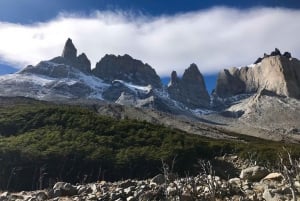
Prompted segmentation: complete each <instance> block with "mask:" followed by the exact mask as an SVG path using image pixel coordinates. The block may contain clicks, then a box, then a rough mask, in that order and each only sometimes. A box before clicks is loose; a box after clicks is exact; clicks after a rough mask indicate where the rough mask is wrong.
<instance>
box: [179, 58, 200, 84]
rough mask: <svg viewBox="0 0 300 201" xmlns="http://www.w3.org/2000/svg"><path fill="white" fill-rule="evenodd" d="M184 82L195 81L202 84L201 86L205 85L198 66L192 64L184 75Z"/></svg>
mask: <svg viewBox="0 0 300 201" xmlns="http://www.w3.org/2000/svg"><path fill="white" fill-rule="evenodd" d="M182 80H186V81H189V82H191V81H195V82H199V84H200V83H201V85H205V84H204V80H203V77H202V74H201V73H200V71H199V69H198V67H197V65H196V64H194V63H193V64H191V65H190V66H189V67H188V68H187V69H186V70H185V71H184V73H183V75H182Z"/></svg>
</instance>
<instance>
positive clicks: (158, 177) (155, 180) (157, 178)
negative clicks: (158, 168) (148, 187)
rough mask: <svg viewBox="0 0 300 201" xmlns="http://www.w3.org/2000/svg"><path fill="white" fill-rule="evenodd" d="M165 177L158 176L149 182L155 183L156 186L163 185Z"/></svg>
mask: <svg viewBox="0 0 300 201" xmlns="http://www.w3.org/2000/svg"><path fill="white" fill-rule="evenodd" d="M165 181H166V180H165V176H164V175H163V174H158V175H156V176H155V177H153V178H152V179H151V182H152V183H155V184H157V185H161V184H164V183H165Z"/></svg>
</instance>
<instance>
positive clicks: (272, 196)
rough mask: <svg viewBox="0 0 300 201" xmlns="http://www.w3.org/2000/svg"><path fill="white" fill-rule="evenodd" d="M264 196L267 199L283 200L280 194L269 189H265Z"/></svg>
mask: <svg viewBox="0 0 300 201" xmlns="http://www.w3.org/2000/svg"><path fill="white" fill-rule="evenodd" d="M263 198H264V199H265V201H278V200H281V199H280V197H279V195H278V194H276V193H272V192H271V191H270V190H269V189H265V191H264V193H263Z"/></svg>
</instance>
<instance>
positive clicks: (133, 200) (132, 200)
mask: <svg viewBox="0 0 300 201" xmlns="http://www.w3.org/2000/svg"><path fill="white" fill-rule="evenodd" d="M126 200H127V201H135V200H136V199H135V197H133V196H129V197H127V198H126Z"/></svg>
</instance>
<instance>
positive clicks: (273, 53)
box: [270, 48, 281, 56]
mask: <svg viewBox="0 0 300 201" xmlns="http://www.w3.org/2000/svg"><path fill="white" fill-rule="evenodd" d="M270 56H281V52H280V50H279V49H278V48H275V50H274V51H273V52H271V54H270Z"/></svg>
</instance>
